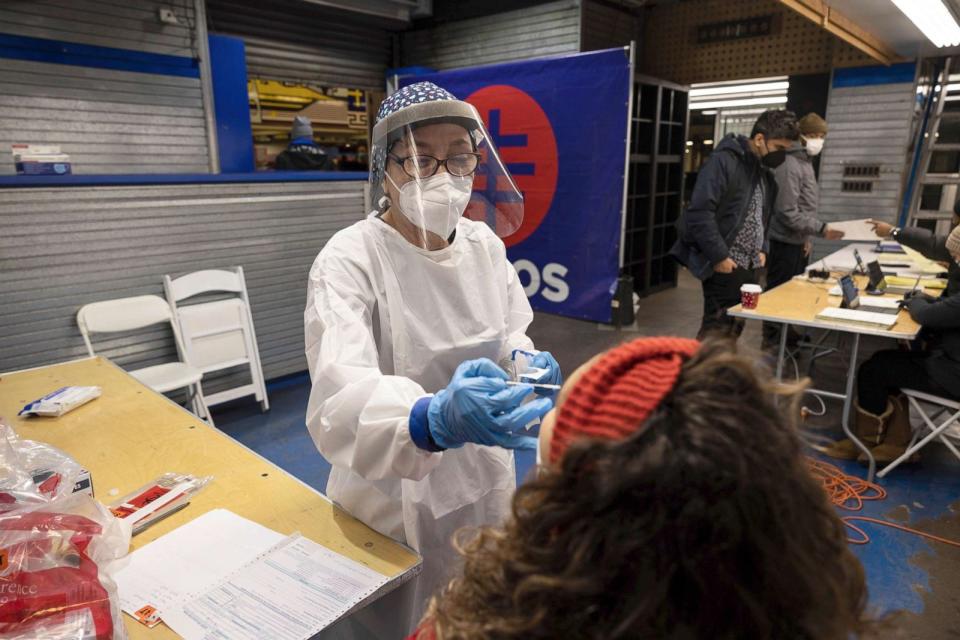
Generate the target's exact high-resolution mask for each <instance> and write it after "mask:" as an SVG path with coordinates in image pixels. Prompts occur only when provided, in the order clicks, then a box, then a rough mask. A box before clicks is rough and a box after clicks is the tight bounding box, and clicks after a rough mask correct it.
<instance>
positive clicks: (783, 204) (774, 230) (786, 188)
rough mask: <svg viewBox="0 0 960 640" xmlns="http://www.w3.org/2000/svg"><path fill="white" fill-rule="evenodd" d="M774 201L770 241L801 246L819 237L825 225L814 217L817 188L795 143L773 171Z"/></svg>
mask: <svg viewBox="0 0 960 640" xmlns="http://www.w3.org/2000/svg"><path fill="white" fill-rule="evenodd" d="M774 176H775V177H776V179H777V187H778V188H777V200H776V202H775V203H774V210H773V217H772V218H771V220H770V231H769V234H770V238H771V239H773V240H778V241H780V242H786V243H788V244H803V243H804V242H805V241H806V240H807V238H809V237H810V236H819V235H821V234H822V233H823V230H824V228H826V225H825V224H824V223H823V222H822V221H821V220H820V219H819V218H818V217H817V199H818V197H819V194H820V188H819V187H818V186H817V178H816V176H815V175H814V173H813V163H812V162H811V161H810V156H808V155H807V151H806V149H804V148H803V146H802V145H801V144H800V143H799V142H797V143H795V144H794V145H793V146H792V147H790V148H789V149H788V150H787V158H786V160H784V162H783V164H781V165H780V166H779V167H777V168H776V169H775V170H774Z"/></svg>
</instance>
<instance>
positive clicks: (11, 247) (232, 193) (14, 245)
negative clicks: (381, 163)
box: [0, 181, 366, 391]
mask: <svg viewBox="0 0 960 640" xmlns="http://www.w3.org/2000/svg"><path fill="white" fill-rule="evenodd" d="M365 185H366V183H365V182H363V181H352V182H293V183H275V184H274V183H268V184H261V183H252V184H243V183H238V184H185V185H170V186H139V187H108V186H104V187H72V188H63V187H61V188H53V189H32V188H31V189H6V190H3V191H0V221H2V226H0V273H2V274H3V278H0V301H2V304H0V327H3V331H2V332H0V371H10V370H15V369H22V368H26V367H34V366H40V365H44V364H50V363H53V362H61V361H63V360H69V359H72V358H78V357H82V356H85V355H86V350H85V348H84V345H83V340H82V339H81V337H80V332H79V329H78V328H77V323H76V314H77V310H78V309H79V308H80V307H81V306H82V305H84V304H86V303H89V302H96V301H98V300H107V299H111V298H121V297H127V296H135V295H144V294H156V295H160V296H163V284H162V280H161V278H162V276H163V275H164V274H171V275H174V276H177V275H182V274H184V273H187V272H190V271H197V270H201V269H216V268H222V267H229V266H235V265H241V266H243V268H244V271H245V274H246V280H247V287H248V290H249V294H250V304H251V307H252V311H253V320H254V324H255V327H256V333H257V343H258V345H259V349H260V357H261V359H262V362H263V369H264V374H265V376H266V377H267V378H275V377H277V376H282V375H285V374H288V373H293V372H297V371H303V370H305V369H306V360H305V358H304V346H303V309H304V306H305V305H306V291H307V275H308V272H309V270H310V265H311V264H312V263H313V260H314V258H316V256H317V254H318V253H319V251H320V249H321V248H323V246H324V244H325V243H326V242H327V240H329V239H330V237H331V236H332V235H333V234H334V233H336V232H337V231H339V230H340V229H343V228H344V227H347V226H349V225H350V224H353V223H354V222H356V221H358V220H360V219H362V218H363V211H364V209H363V206H364V205H363V191H364V186H365ZM94 345H95V347H96V348H97V351H98V353H100V352H102V354H103V355H105V356H107V357H110V358H111V359H113V360H115V361H116V362H117V363H118V364H120V365H121V366H123V367H125V368H128V369H133V368H139V367H144V366H150V365H153V364H158V363H161V362H167V361H170V360H173V359H175V357H176V350H175V347H174V343H173V341H172V337H171V334H170V332H169V330H168V329H167V330H160V329H158V330H154V331H151V330H149V329H148V330H145V331H138V332H134V333H132V334H130V335H127V334H121V335H116V336H102V339H95V340H94ZM205 388H207V387H206V384H205ZM212 390H214V391H215V390H216V387H212Z"/></svg>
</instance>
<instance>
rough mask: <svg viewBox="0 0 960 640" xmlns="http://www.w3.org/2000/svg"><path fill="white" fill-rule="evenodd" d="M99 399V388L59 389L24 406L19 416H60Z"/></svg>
mask: <svg viewBox="0 0 960 640" xmlns="http://www.w3.org/2000/svg"><path fill="white" fill-rule="evenodd" d="M99 397H100V387H61V388H60V389H57V390H56V391H54V392H53V393H48V394H47V395H45V396H43V397H42V398H40V399H39V400H34V401H33V402H31V403H30V404H28V405H27V406H25V407H24V408H23V409H22V410H21V411H20V413H19V414H18V415H21V416H54V417H56V416H62V415H63V414H65V413H67V412H68V411H72V410H74V409H76V408H77V407H79V406H80V405H84V404H86V403H88V402H90V401H91V400H93V399H95V398H99Z"/></svg>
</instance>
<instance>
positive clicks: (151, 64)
mask: <svg viewBox="0 0 960 640" xmlns="http://www.w3.org/2000/svg"><path fill="white" fill-rule="evenodd" d="M0 58H12V59H14V60H31V61H33V62H50V63H53V64H69V65H74V66H78V67H96V68H99V69H114V70H117V71H136V72H139V73H154V74H158V75H165V76H181V77H184V78H199V77H200V68H199V66H198V64H197V61H196V59H194V58H191V57H187V56H171V55H166V54H162V53H149V52H146V51H134V50H132V49H116V48H114V47H99V46H95V45H90V44H78V43H75V42H64V41H61V40H48V39H46V38H31V37H28V36H17V35H12V34H8V33H0Z"/></svg>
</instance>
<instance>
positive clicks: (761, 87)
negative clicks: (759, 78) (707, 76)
mask: <svg viewBox="0 0 960 640" xmlns="http://www.w3.org/2000/svg"><path fill="white" fill-rule="evenodd" d="M789 88H790V83H789V82H786V81H784V82H757V83H753V84H732V85H724V86H720V87H697V88H694V87H691V88H690V97H691V98H695V97H699V96H718V95H724V94H727V93H750V92H752V91H786V90H787V89H789Z"/></svg>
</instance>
